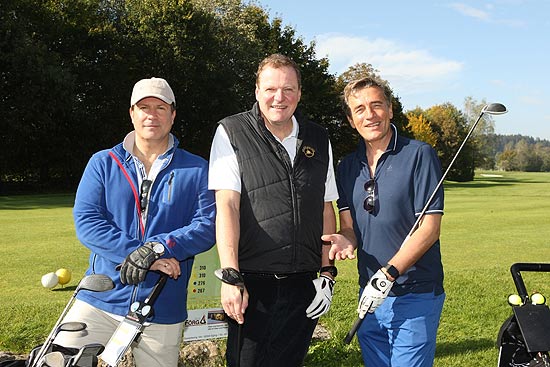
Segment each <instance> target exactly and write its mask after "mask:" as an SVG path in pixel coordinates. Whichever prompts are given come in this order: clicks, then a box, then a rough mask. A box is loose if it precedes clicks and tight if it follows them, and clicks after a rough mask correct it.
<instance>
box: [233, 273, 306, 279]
mask: <svg viewBox="0 0 550 367" xmlns="http://www.w3.org/2000/svg"><path fill="white" fill-rule="evenodd" d="M241 274H242V275H243V276H244V277H255V278H263V279H275V280H282V279H293V278H310V279H315V278H317V273H316V272H313V271H306V272H300V273H253V272H248V271H243V272H242V273H241Z"/></svg>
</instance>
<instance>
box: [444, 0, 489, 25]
mask: <svg viewBox="0 0 550 367" xmlns="http://www.w3.org/2000/svg"><path fill="white" fill-rule="evenodd" d="M449 6H450V7H451V8H453V9H455V10H456V11H458V12H459V13H460V14H462V15H465V16H467V17H472V18H476V19H479V20H483V21H489V20H490V19H491V17H490V16H489V13H487V12H486V11H483V10H480V9H476V8H474V7H472V6H469V5H466V4H464V3H452V4H449Z"/></svg>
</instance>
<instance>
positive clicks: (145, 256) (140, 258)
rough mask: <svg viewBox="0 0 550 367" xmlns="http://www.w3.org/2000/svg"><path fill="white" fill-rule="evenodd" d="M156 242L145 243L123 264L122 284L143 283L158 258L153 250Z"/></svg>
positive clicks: (121, 272)
mask: <svg viewBox="0 0 550 367" xmlns="http://www.w3.org/2000/svg"><path fill="white" fill-rule="evenodd" d="M153 246H154V242H145V244H144V245H143V246H140V247H138V248H137V249H136V250H134V251H133V252H132V253H131V254H130V255H128V256H126V259H124V261H123V262H122V267H121V268H120V281H121V282H122V284H132V285H135V284H138V283H140V282H143V280H144V279H145V275H147V271H148V270H149V268H150V267H151V265H152V264H153V262H154V261H155V260H156V259H157V258H158V255H157V254H156V253H155V251H154V250H153Z"/></svg>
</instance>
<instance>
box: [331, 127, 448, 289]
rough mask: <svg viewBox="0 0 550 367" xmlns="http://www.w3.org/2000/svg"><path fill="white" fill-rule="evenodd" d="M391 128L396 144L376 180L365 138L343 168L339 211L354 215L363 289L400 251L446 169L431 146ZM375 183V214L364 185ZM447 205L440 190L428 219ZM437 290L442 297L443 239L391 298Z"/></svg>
mask: <svg viewBox="0 0 550 367" xmlns="http://www.w3.org/2000/svg"><path fill="white" fill-rule="evenodd" d="M391 127H392V130H393V136H392V139H391V141H390V144H389V146H388V148H387V149H386V151H385V152H384V154H383V155H382V156H381V157H380V159H379V160H378V163H377V166H376V172H375V174H374V177H371V175H370V170H369V167H368V163H367V156H366V146H365V142H364V141H363V139H361V141H360V142H359V146H358V149H357V150H356V151H355V152H354V153H351V154H349V155H347V156H346V157H345V158H344V159H343V160H342V161H341V162H340V164H339V165H338V171H337V176H336V182H337V186H338V194H339V196H340V198H339V199H338V208H339V210H340V211H344V210H351V216H352V218H353V226H354V231H355V235H356V237H357V243H358V249H357V258H358V261H357V266H358V270H359V284H360V286H361V287H364V286H365V284H366V283H367V280H368V279H369V278H370V277H371V276H372V275H373V274H374V273H375V272H376V271H378V269H380V268H381V267H382V266H384V265H386V264H387V262H388V261H389V260H390V259H391V258H392V257H393V256H394V255H395V253H396V252H397V251H398V250H399V248H400V247H401V244H402V243H403V241H404V240H405V238H406V236H407V235H408V234H409V232H410V230H411V228H412V227H413V225H414V223H415V222H416V219H417V217H418V215H420V213H421V212H422V209H423V208H424V206H425V205H426V202H427V201H428V199H429V198H430V196H431V195H432V193H433V191H434V189H435V187H436V186H437V184H438V182H439V180H440V179H441V176H442V171H441V164H440V162H439V159H438V157H437V154H436V152H435V150H434V149H433V148H432V147H431V146H430V145H428V144H426V143H423V142H420V141H418V140H412V139H408V138H406V137H403V136H399V135H398V134H397V129H396V128H395V126H394V125H393V124H392V125H391ZM370 179H374V182H375V188H374V211H373V212H372V213H369V212H367V211H366V210H365V209H364V207H363V202H364V200H365V198H366V197H367V192H366V191H365V187H364V186H365V183H366V182H367V181H368V180H370ZM443 201H444V199H443V187H440V188H439V189H438V191H437V193H436V195H435V196H434V198H433V200H432V202H431V204H430V206H429V207H428V210H427V211H426V214H430V213H440V214H443ZM432 291H434V292H435V293H436V294H440V293H442V292H443V266H442V264H441V252H440V245H439V240H437V241H436V242H435V243H434V245H433V246H432V247H431V248H430V249H429V250H428V251H427V252H426V253H425V254H424V255H423V256H422V257H421V258H420V259H419V260H418V262H417V263H416V264H414V265H413V266H411V268H409V269H408V270H407V272H406V273H405V274H402V275H401V276H400V277H399V278H398V280H397V281H396V282H395V284H394V286H393V287H392V291H391V292H390V295H401V294H406V293H427V292H432Z"/></svg>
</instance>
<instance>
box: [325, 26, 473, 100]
mask: <svg viewBox="0 0 550 367" xmlns="http://www.w3.org/2000/svg"><path fill="white" fill-rule="evenodd" d="M316 42H317V45H316V50H317V55H318V56H319V57H328V59H329V61H330V65H331V72H334V73H336V74H341V73H342V72H344V71H346V70H347V69H348V68H349V67H350V66H352V65H355V64H357V63H367V64H371V65H372V66H373V68H374V69H376V70H378V71H379V74H380V76H381V77H382V78H384V79H386V80H388V81H389V82H390V85H391V86H392V88H396V89H397V90H398V91H403V93H404V94H406V91H407V90H410V89H411V88H413V89H414V90H415V92H417V93H418V92H429V91H435V90H440V89H441V88H442V87H445V86H447V87H448V83H449V81H451V80H453V79H455V78H456V77H457V75H458V74H459V73H460V71H461V70H462V67H463V65H462V63H460V62H458V61H455V60H448V59H445V58H442V57H438V56H435V55H433V54H431V53H430V52H429V51H427V50H422V49H414V48H411V47H408V46H404V45H400V44H398V43H397V42H394V41H391V40H387V39H381V38H378V39H374V40H371V39H369V38H366V37H351V36H345V35H338V34H327V35H320V36H318V37H317V40H316Z"/></svg>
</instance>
